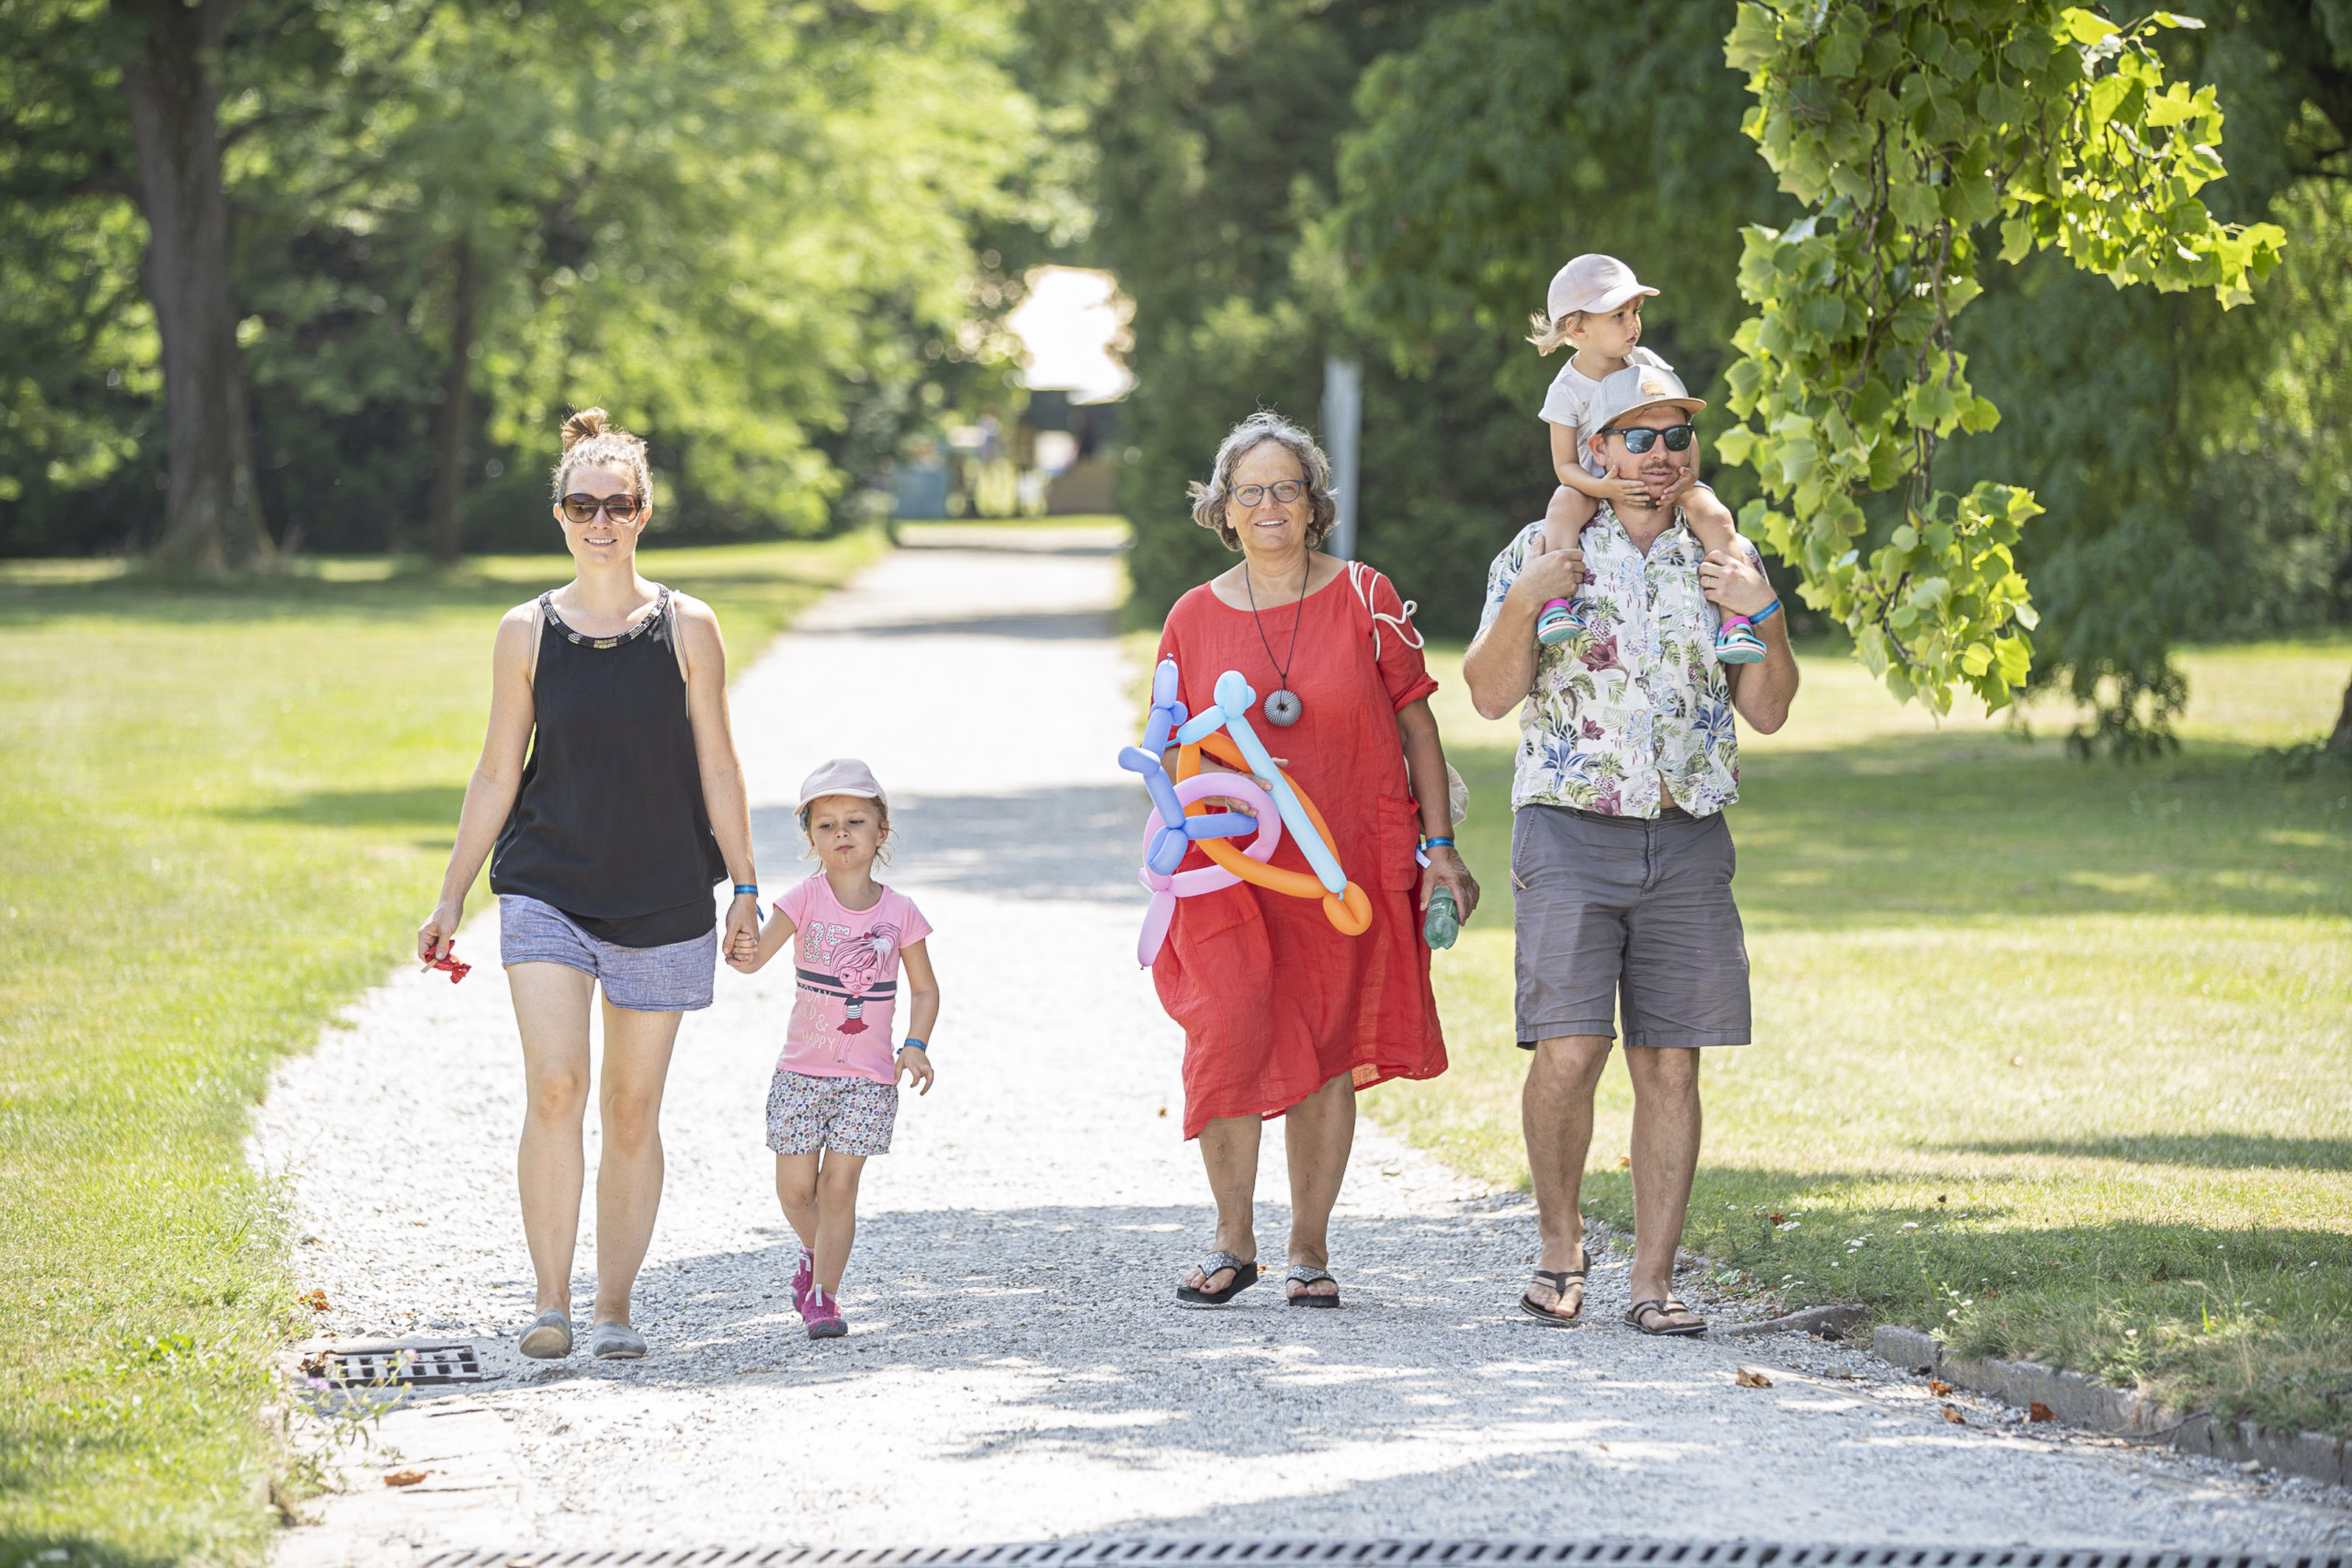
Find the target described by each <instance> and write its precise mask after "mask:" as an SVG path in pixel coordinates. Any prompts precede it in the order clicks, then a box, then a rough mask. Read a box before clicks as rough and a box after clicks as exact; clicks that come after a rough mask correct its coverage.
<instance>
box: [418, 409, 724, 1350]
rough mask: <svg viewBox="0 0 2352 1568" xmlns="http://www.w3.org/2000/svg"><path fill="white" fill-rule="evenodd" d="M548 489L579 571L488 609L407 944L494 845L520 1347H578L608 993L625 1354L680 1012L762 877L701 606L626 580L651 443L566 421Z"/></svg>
mask: <svg viewBox="0 0 2352 1568" xmlns="http://www.w3.org/2000/svg"><path fill="white" fill-rule="evenodd" d="M555 493H556V498H557V501H556V509H555V515H556V517H557V520H558V521H560V522H562V526H563V539H564V543H565V545H566V546H567V547H568V548H569V549H570V550H571V552H572V560H573V562H574V563H575V564H576V568H577V574H576V575H575V576H574V577H573V578H572V581H571V582H570V583H568V584H565V585H564V586H562V587H561V588H558V589H556V590H555V591H554V592H552V593H550V594H543V595H541V596H540V597H539V598H538V599H536V600H534V601H533V602H531V603H530V604H527V605H518V606H516V607H515V608H514V609H512V610H509V611H508V612H507V615H506V618H505V619H504V620H502V621H501V622H500V623H499V636H498V645H497V648H496V651H495V652H494V653H493V655H492V658H491V678H492V682H493V684H492V688H491V697H490V722H489V733H488V738H487V739H486V740H485V742H483V746H482V759H481V762H480V763H478V765H477V766H476V768H475V770H474V776H473V780H472V782H471V783H469V784H467V788H466V805H465V809H464V812H463V813H462V815H461V816H459V818H458V823H457V845H456V847H454V848H452V849H451V850H450V853H449V868H448V871H447V873H446V875H445V876H444V877H443V879H442V883H441V902H440V905H439V907H438V908H436V910H434V911H433V914H432V917H431V918H430V919H428V920H427V921H425V923H424V924H423V925H422V926H420V927H419V928H418V929H417V932H416V951H417V954H418V956H419V957H421V958H425V959H433V958H439V957H443V956H446V954H447V952H448V950H449V942H450V939H451V938H452V937H454V936H455V935H456V934H457V927H458V925H459V923H460V922H461V921H462V920H463V919H464V916H465V907H466V894H467V889H470V888H471V887H472V886H473V883H474V879H475V877H476V876H477V875H478V873H479V872H480V870H481V868H482V862H483V861H484V859H486V858H488V859H489V860H490V888H491V890H492V891H493V892H495V893H497V894H498V895H499V906H500V916H501V924H502V928H503V929H502V938H501V945H502V948H503V955H504V958H505V962H506V965H507V981H508V985H509V989H510V990H511V991H512V993H513V996H514V1008H515V1022H516V1024H517V1025H518V1026H519V1027H520V1031H521V1035H522V1055H523V1076H524V1079H525V1085H526V1088H527V1089H528V1091H529V1102H528V1105H527V1107H526V1109H525V1111H524V1115H523V1129H522V1148H521V1155H520V1162H519V1165H520V1185H521V1189H522V1215H523V1231H524V1234H525V1236H526V1237H528V1238H529V1241H530V1258H531V1267H532V1270H533V1272H534V1273H535V1274H536V1276H537V1278H538V1302H537V1305H536V1306H535V1307H534V1308H533V1309H532V1310H533V1311H534V1312H535V1313H536V1314H537V1317H536V1320H535V1321H533V1322H532V1324H531V1325H530V1328H529V1329H527V1330H526V1331H524V1333H523V1335H522V1344H521V1348H522V1351H523V1352H524V1353H525V1354H526V1355H532V1356H539V1357H542V1358H546V1357H554V1356H561V1355H564V1354H568V1353H569V1352H570V1351H571V1349H572V1320H571V1307H572V1251H573V1248H574V1246H575V1245H576V1241H577V1238H578V1234H579V1229H580V1199H581V1189H582V1185H583V1180H584V1175H585V1172H584V1169H583V1153H582V1147H581V1132H582V1127H583V1121H584V1119H585V1116H586V1112H587V1105H588V1081H589V1065H590V1064H589V1037H588V1022H589V1009H590V1004H591V1002H592V1000H593V999H594V997H595V994H596V992H597V990H598V988H599V986H600V985H601V986H602V988H603V991H604V997H603V1010H604V1063H603V1067H602V1076H603V1079H604V1093H603V1095H602V1097H601V1108H602V1112H603V1126H604V1154H603V1157H602V1159H601V1161H600V1162H599V1163H598V1165H597V1170H596V1301H595V1309H594V1313H593V1317H592V1318H591V1320H590V1321H591V1323H592V1325H593V1329H592V1333H591V1340H590V1344H591V1348H592V1349H593V1351H594V1352H595V1353H596V1354H598V1355H600V1356H622V1357H629V1356H640V1355H643V1354H645V1353H646V1342H645V1340H644V1338H643V1337H642V1336H641V1335H639V1334H638V1333H637V1332H636V1331H635V1329H634V1328H633V1327H631V1326H630V1322H629V1293H630V1289H631V1288H632V1286H633V1285H634V1284H635V1279H636V1273H637V1268H638V1265H639V1264H641V1263H642V1262H643V1261H644V1260H645V1255H646V1245H647V1243H648V1242H649V1241H650V1240H651V1239H652V1237H653V1226H654V1215H655V1212H656V1209H657V1208H658V1207H659V1205H660V1203H661V1185H662V1148H661V1131H660V1116H661V1100H662V1088H663V1084H664V1082H665V1080H666V1079H667V1076H668V1072H669V1060H670V1051H671V1048H672V1047H673V1046H674V1045H675V1044H676V1043H677V1028H678V1022H679V1020H680V1018H681V1017H682V1016H683V1014H684V1011H685V1010H686V1009H688V1008H693V1007H700V1006H707V1005H709V997H710V976H711V974H712V972H713V971H714V969H715V967H716V964H717V958H718V950H719V945H720V942H721V940H723V941H724V942H726V944H727V945H729V946H730V948H731V947H732V945H733V943H734V941H735V938H736V937H737V936H738V935H739V934H741V933H745V932H749V933H751V934H752V936H753V938H754V939H755V940H756V936H757V932H758V930H759V913H760V900H759V889H758V887H757V885H756V884H757V882H758V880H759V879H758V876H757V874H756V873H755V872H754V870H753V868H752V863H751V814H750V811H749V809H748V807H747V804H746V801H745V797H744V792H743V770H742V765H741V763H739V762H738V761H737V759H736V755H735V742H734V738H733V736H732V735H731V734H730V731H729V728H728V718H727V653H726V648H725V646H724V644H723V643H722V642H721V641H720V639H719V621H718V618H717V617H716V616H713V615H712V614H711V613H710V610H709V606H708V605H703V604H702V603H700V602H699V601H698V600H695V599H692V598H689V597H688V596H686V595H682V594H676V593H673V592H672V591H671V590H669V589H667V588H665V587H662V586H660V585H659V584H654V583H650V582H647V581H646V579H645V578H644V577H642V576H639V575H638V574H637V562H636V546H637V541H638V538H639V536H640V535H641V534H642V533H643V532H644V531H645V526H646V521H647V519H648V518H649V517H650V516H651V514H652V510H653V504H652V500H651V476H650V475H649V473H648V472H647V470H646V458H645V443H644V442H642V441H639V440H638V439H637V438H636V437H634V436H630V435H628V434H626V433H625V432H623V431H619V430H614V429H610V428H608V427H607V426H606V425H605V417H604V410H603V409H601V408H592V409H588V410H586V411H585V412H583V413H580V414H575V415H573V416H572V417H571V418H570V419H568V420H567V421H565V423H564V427H563V458H562V461H561V462H560V463H559V464H558V465H557V467H556V470H555ZM493 848H495V851H496V853H495V855H493V853H492V851H493ZM722 881H731V882H732V883H733V884H734V889H735V890H734V895H733V897H732V899H731V901H730V903H729V904H728V906H727V913H726V919H725V931H724V932H723V936H722V933H719V932H715V931H714V930H713V927H714V925H716V924H717V923H718V915H717V913H716V911H715V909H714V906H713V900H712V895H711V889H712V887H713V886H714V885H715V884H718V883H719V882H722Z"/></svg>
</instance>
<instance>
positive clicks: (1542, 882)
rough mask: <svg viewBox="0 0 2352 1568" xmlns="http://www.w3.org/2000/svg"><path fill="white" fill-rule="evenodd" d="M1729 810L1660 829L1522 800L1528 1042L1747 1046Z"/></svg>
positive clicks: (1516, 831) (1743, 950)
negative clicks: (1594, 1038) (1570, 1039)
mask: <svg viewBox="0 0 2352 1568" xmlns="http://www.w3.org/2000/svg"><path fill="white" fill-rule="evenodd" d="M1737 865H1738V858H1737V857H1736V856H1735V854H1734V853H1733V851H1732V847H1731V827H1730V825H1729V824H1727V823H1726V822H1725V821H1724V820H1723V814H1722V813H1720V812H1717V813H1716V814H1715V815H1713V816H1690V815H1689V814H1687V813H1685V812H1684V811H1681V810H1679V809H1670V810H1668V811H1666V812H1664V814H1663V815H1661V816H1658V817H1657V818H1655V819H1654V820H1650V819H1645V818H1643V817H1638V816H1597V815H1595V814H1593V813H1591V812H1583V811H1573V810H1570V808H1568V807H1566V806H1558V805H1523V806H1521V807H1519V809H1518V812H1517V816H1515V817H1514V819H1513V821H1512V823H1511V886H1512V887H1513V888H1514V889H1516V890H1517V900H1518V911H1517V925H1518V963H1517V970H1518V998H1517V1015H1518V1040H1519V1045H1520V1046H1521V1047H1523V1048H1525V1049H1528V1050H1533V1049H1534V1048H1535V1044H1536V1042H1537V1041H1538V1040H1549V1039H1557V1038H1559V1037H1562V1036H1566V1035H1600V1036H1603V1037H1610V1038H1614V1037H1616V1034H1617V1029H1616V1026H1615V1023H1616V1018H1617V1016H1618V1013H1619V1010H1620V1008H1621V1007H1622V1011H1623V1016H1624V1020H1625V1043H1626V1044H1627V1045H1628V1046H1744V1045H1746V1044H1748V1039H1749V1034H1748V939H1747V933H1746V932H1745V931H1742V930H1741V928H1740V924H1739V909H1738V905H1736V904H1734V903H1733V902H1732V901H1731V875H1732V872H1733V870H1734V869H1735V868H1737Z"/></svg>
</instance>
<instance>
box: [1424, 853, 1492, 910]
mask: <svg viewBox="0 0 2352 1568" xmlns="http://www.w3.org/2000/svg"><path fill="white" fill-rule="evenodd" d="M1428 855H1429V864H1428V865H1427V866H1425V867H1423V868H1422V872H1421V907H1422V908H1423V909H1424V910H1426V909H1427V908H1429V900H1432V899H1433V898H1435V897H1436V896H1437V889H1440V888H1444V889H1448V890H1450V891H1451V892H1452V893H1453V894H1454V908H1455V909H1456V910H1460V911H1461V913H1460V918H1461V919H1462V920H1463V921H1465V922H1466V921H1468V920H1469V919H1470V916H1471V914H1472V913H1473V912H1474V911H1475V910H1476V909H1477V908H1478V879H1477V878H1475V877H1474V876H1472V875H1471V874H1470V868H1469V867H1467V866H1465V865H1464V864H1463V863H1462V857H1461V856H1459V855H1457V854H1455V853H1454V850H1453V848H1452V847H1450V846H1447V845H1444V844H1441V845H1439V846H1438V847H1436V848H1434V849H1432V850H1430V851H1428Z"/></svg>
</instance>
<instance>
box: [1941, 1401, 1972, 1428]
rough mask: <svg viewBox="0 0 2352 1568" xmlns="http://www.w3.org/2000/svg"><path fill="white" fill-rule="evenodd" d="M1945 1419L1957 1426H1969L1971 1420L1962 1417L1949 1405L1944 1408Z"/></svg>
mask: <svg viewBox="0 0 2352 1568" xmlns="http://www.w3.org/2000/svg"><path fill="white" fill-rule="evenodd" d="M1944 1419H1945V1420H1947V1421H1948V1422H1950V1423H1951V1424H1952V1425H1953V1426H1967V1425H1968V1424H1969V1418H1968V1417H1967V1416H1965V1415H1961V1414H1960V1413H1959V1412H1958V1411H1957V1410H1955V1409H1953V1408H1952V1407H1951V1406H1950V1405H1945V1406H1944Z"/></svg>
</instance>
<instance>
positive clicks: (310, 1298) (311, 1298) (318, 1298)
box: [294, 1290, 327, 1312]
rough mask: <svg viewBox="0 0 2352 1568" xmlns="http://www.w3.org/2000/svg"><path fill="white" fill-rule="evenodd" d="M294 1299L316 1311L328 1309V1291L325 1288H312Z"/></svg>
mask: <svg viewBox="0 0 2352 1568" xmlns="http://www.w3.org/2000/svg"><path fill="white" fill-rule="evenodd" d="M294 1299H295V1300H298V1301H299V1302H301V1303H302V1305H304V1306H306V1307H308V1308H310V1310H312V1311H314V1312H323V1311H325V1310H327V1293H326V1292H325V1291H324V1290H312V1291H310V1292H309V1293H308V1294H306V1295H301V1296H297V1297H295V1298H294Z"/></svg>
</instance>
